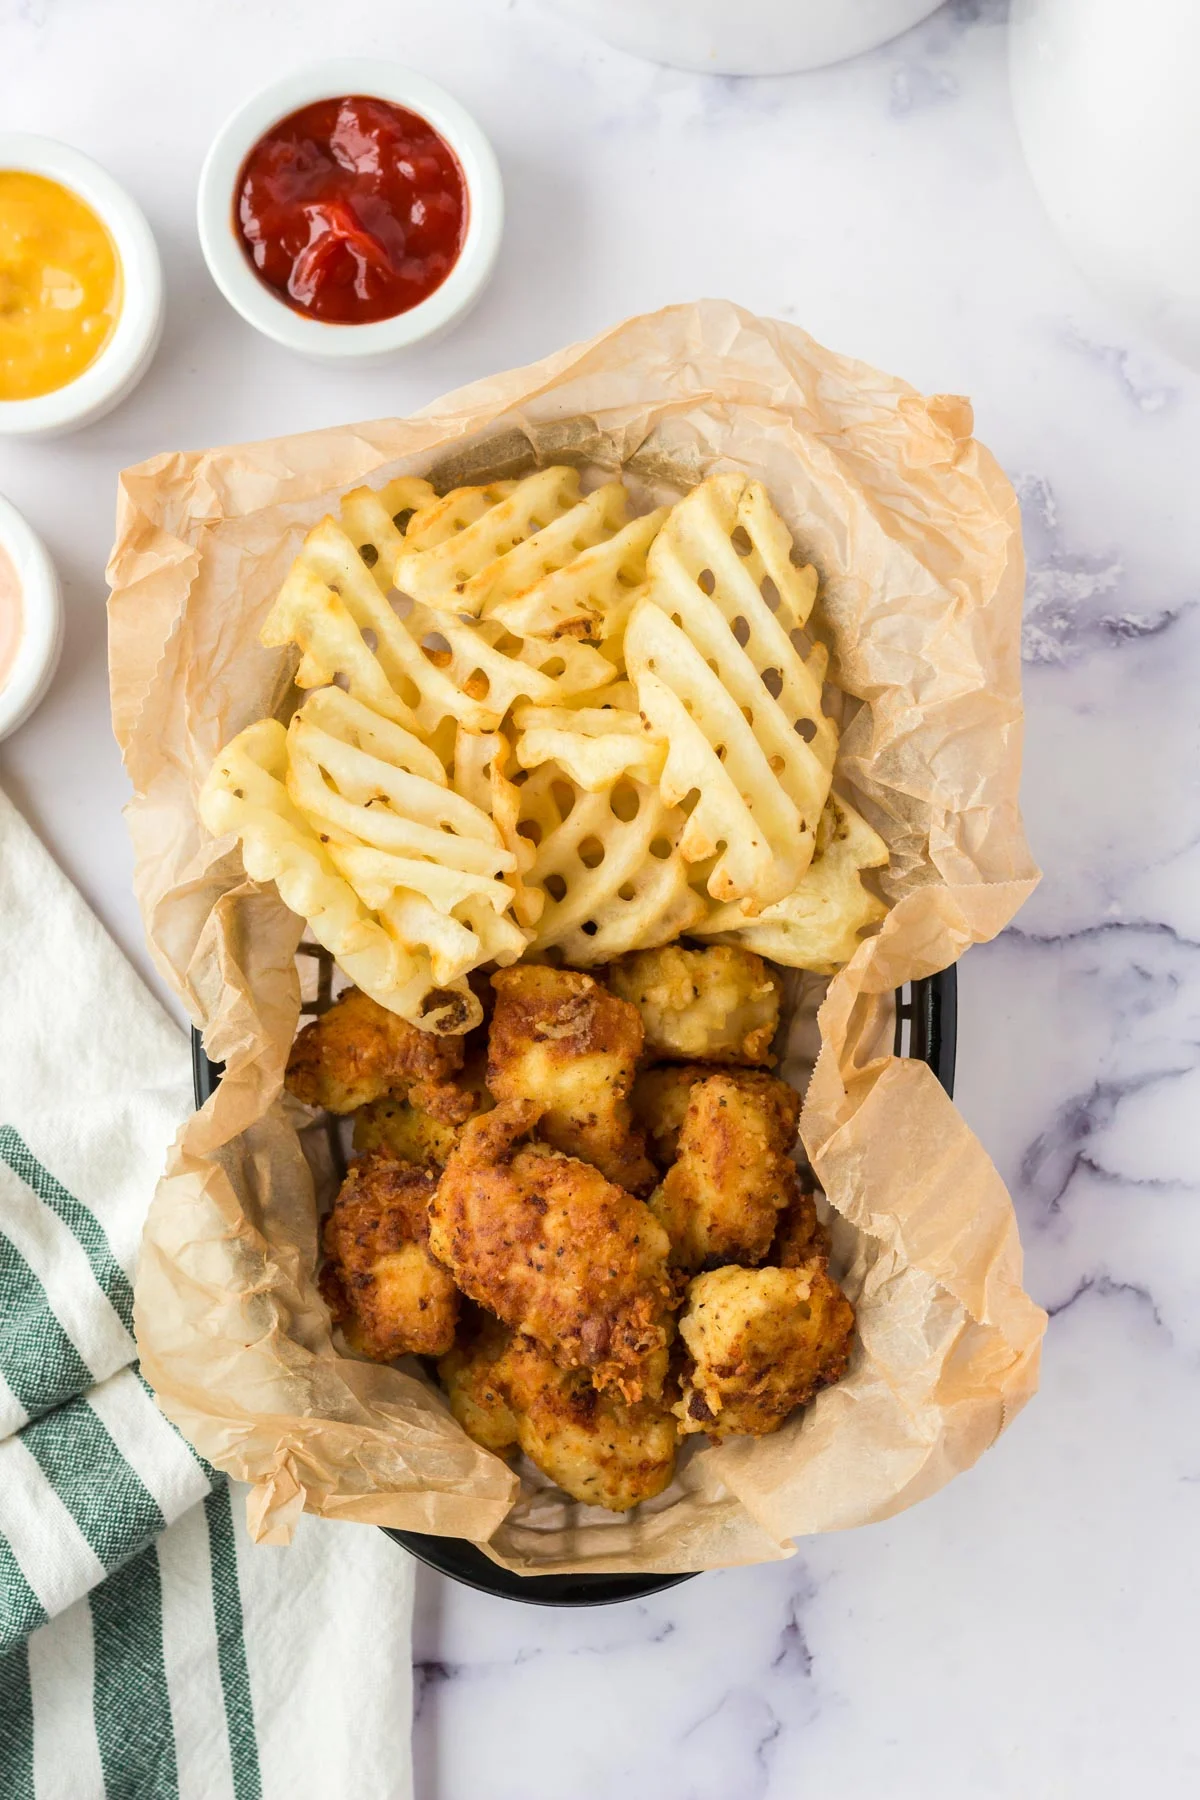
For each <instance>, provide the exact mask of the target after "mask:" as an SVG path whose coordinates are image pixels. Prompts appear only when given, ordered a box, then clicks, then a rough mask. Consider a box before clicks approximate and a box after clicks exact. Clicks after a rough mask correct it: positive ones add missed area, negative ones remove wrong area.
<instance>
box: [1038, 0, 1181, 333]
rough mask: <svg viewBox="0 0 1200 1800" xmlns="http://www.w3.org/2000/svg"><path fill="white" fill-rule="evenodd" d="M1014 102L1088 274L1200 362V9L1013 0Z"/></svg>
mask: <svg viewBox="0 0 1200 1800" xmlns="http://www.w3.org/2000/svg"><path fill="white" fill-rule="evenodd" d="M1010 43H1011V48H1010V58H1011V69H1012V92H1013V110H1014V113H1015V115H1016V120H1017V129H1018V131H1019V132H1020V136H1021V142H1022V145H1023V146H1024V150H1025V155H1026V157H1027V159H1028V162H1029V168H1030V172H1031V174H1032V176H1033V179H1034V182H1035V184H1036V186H1037V189H1038V192H1039V194H1040V195H1041V198H1042V202H1043V204H1044V206H1045V208H1046V211H1047V212H1048V213H1049V214H1050V217H1051V218H1052V219H1053V221H1054V223H1055V224H1056V225H1057V226H1058V228H1059V230H1060V231H1061V232H1062V234H1063V237H1064V238H1065V239H1066V242H1067V245H1068V248H1069V249H1070V251H1071V253H1072V255H1073V256H1074V258H1075V260H1076V261H1077V262H1078V263H1079V265H1080V267H1081V268H1082V269H1083V271H1084V273H1085V274H1087V275H1088V276H1090V278H1091V279H1092V280H1093V281H1095V282H1096V284H1097V285H1098V286H1099V287H1101V288H1103V289H1105V290H1106V291H1107V293H1108V294H1109V295H1110V296H1111V298H1112V299H1113V300H1114V301H1115V302H1116V304H1117V305H1118V306H1120V307H1122V308H1123V309H1124V310H1125V311H1127V312H1129V313H1130V314H1131V315H1132V316H1133V317H1135V318H1136V319H1138V320H1139V321H1140V322H1141V324H1142V325H1144V326H1145V328H1146V329H1147V330H1148V331H1149V332H1150V333H1151V335H1152V336H1154V337H1156V338H1158V339H1159V341H1160V342H1161V343H1162V344H1164V345H1165V346H1166V348H1167V349H1169V350H1171V351H1173V352H1174V354H1175V355H1176V356H1178V357H1180V358H1181V359H1182V360H1183V361H1184V362H1187V363H1190V364H1192V366H1193V367H1196V368H1200V105H1198V104H1197V99H1196V72H1197V69H1200V6H1197V5H1196V3H1195V0H1139V4H1138V5H1137V6H1131V5H1130V4H1129V0H1014V5H1013V12H1012V20H1011V40H1010Z"/></svg>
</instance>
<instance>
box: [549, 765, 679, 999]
mask: <svg viewBox="0 0 1200 1800" xmlns="http://www.w3.org/2000/svg"><path fill="white" fill-rule="evenodd" d="M685 822H686V821H685V819H684V816H683V814H682V813H681V812H680V811H679V810H678V809H677V808H671V807H668V806H665V805H664V804H663V802H662V800H661V799H660V797H659V794H658V792H657V790H656V789H655V788H653V787H646V786H643V785H641V784H639V783H637V782H634V781H629V780H626V779H622V780H621V781H618V782H617V783H616V785H615V786H614V787H612V788H611V789H609V790H608V791H606V792H603V793H596V794H589V793H586V792H584V791H583V790H582V789H581V788H579V787H578V786H577V785H576V784H575V783H574V782H573V781H571V780H570V779H569V778H568V777H567V775H566V774H565V773H564V771H563V770H562V769H560V768H559V767H557V765H556V764H554V763H546V764H544V765H543V766H542V767H541V768H540V769H538V770H537V771H536V773H534V774H533V775H531V776H530V777H529V779H528V781H526V782H525V783H524V785H523V786H522V788H521V830H522V832H523V833H524V834H525V835H528V836H529V837H530V839H531V841H532V842H533V843H534V844H535V845H536V846H537V855H536V857H535V858H534V863H533V868H532V869H531V870H530V873H529V880H530V882H531V883H532V884H534V885H536V886H538V887H540V888H541V889H542V890H543V891H544V893H545V895H546V905H545V910H544V912H543V913H542V916H541V919H540V921H539V923H538V927H537V931H536V933H535V935H534V940H533V947H534V949H538V950H541V949H549V948H550V947H551V946H558V947H559V948H561V950H562V951H563V953H564V955H565V958H566V961H567V962H568V963H569V964H570V965H571V966H572V967H576V968H587V967H589V966H590V965H592V964H594V963H601V962H607V961H609V960H610V958H612V957H614V956H620V955H622V954H623V953H624V951H626V950H631V949H634V948H650V947H652V946H655V945H658V944H666V943H669V942H670V941H671V939H672V938H675V937H678V936H679V935H680V933H681V932H685V931H690V930H691V928H692V926H693V924H694V923H695V922H696V921H697V920H698V919H700V918H703V916H704V914H705V912H706V910H707V908H706V904H705V901H704V899H703V897H702V896H701V895H699V894H697V893H695V892H694V891H693V889H692V888H691V887H690V886H689V885H688V873H689V871H688V865H687V864H686V863H685V862H684V860H683V858H682V857H681V856H680V854H679V852H678V849H677V847H676V846H677V843H678V840H679V836H680V834H681V832H682V830H683V827H684V824H685Z"/></svg>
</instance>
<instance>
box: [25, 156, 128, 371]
mask: <svg viewBox="0 0 1200 1800" xmlns="http://www.w3.org/2000/svg"><path fill="white" fill-rule="evenodd" d="M120 311H121V264H120V259H119V258H118V256H117V251H116V246H115V245H114V243H113V241H112V239H111V237H110V236H109V234H108V231H107V229H106V227H105V226H104V224H103V222H102V221H101V220H100V219H98V218H97V216H96V214H95V213H94V212H93V211H92V209H91V207H90V206H87V205H85V203H84V202H83V201H82V200H81V199H80V198H79V196H78V194H73V193H72V192H71V191H70V189H69V188H65V187H63V186H61V184H60V183H59V182H57V181H51V180H50V179H49V178H48V177H47V176H45V175H31V174H29V173H28V172H27V171H26V170H24V169H0V400H33V399H36V398H37V396H38V395H40V394H50V393H53V392H54V390H55V389H56V388H61V387H65V386H66V385H67V383H68V382H69V381H74V380H75V379H76V377H77V376H79V375H82V374H83V371H84V370H85V369H86V368H87V367H88V366H89V365H90V364H91V363H93V362H95V360H96V358H97V357H98V356H99V354H100V352H101V350H103V348H104V346H105V344H106V343H107V342H108V340H109V338H110V337H111V336H112V333H113V329H114V327H115V326H116V322H117V317H118V315H119V313H120Z"/></svg>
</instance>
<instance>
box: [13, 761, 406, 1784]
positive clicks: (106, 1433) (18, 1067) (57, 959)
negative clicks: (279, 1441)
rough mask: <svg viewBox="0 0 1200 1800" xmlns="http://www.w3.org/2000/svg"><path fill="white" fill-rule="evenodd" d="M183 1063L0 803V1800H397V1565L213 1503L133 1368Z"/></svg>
mask: <svg viewBox="0 0 1200 1800" xmlns="http://www.w3.org/2000/svg"><path fill="white" fill-rule="evenodd" d="M190 1104H191V1096H190V1090H189V1085H188V1055H187V1040H186V1038H185V1036H184V1034H183V1033H182V1032H181V1031H180V1030H179V1028H178V1027H177V1026H176V1025H174V1024H173V1023H172V1022H171V1021H170V1020H169V1019H168V1018H167V1016H166V1015H165V1013H163V1011H162V1010H161V1008H160V1007H159V1006H158V1005H157V1003H156V1002H155V1001H154V1000H153V999H152V997H151V996H150V994H148V993H147V991H146V989H145V988H144V987H143V986H142V984H141V983H140V982H139V981H138V979H137V977H136V976H135V975H134V973H133V971H132V969H131V968H130V967H129V965H128V964H127V963H126V962H125V961H124V959H123V958H122V957H121V956H120V954H119V952H118V951H117V949H116V947H115V946H114V945H113V943H112V941H111V940H110V939H109V938H108V937H107V936H106V935H105V933H104V932H103V930H102V928H101V927H100V925H99V924H98V922H97V921H96V919H95V918H94V917H93V915H92V914H91V913H90V912H89V911H88V909H87V908H86V906H85V905H84V904H83V902H82V900H81V899H80V897H79V895H78V894H77V893H76V892H75V890H74V889H73V888H72V887H71V886H70V884H69V883H68V882H67V881H66V880H65V878H64V877H63V876H62V874H61V873H60V871H59V870H58V869H57V868H56V866H55V865H54V863H53V862H52V861H51V860H50V858H49V857H48V856H47V854H46V852H45V851H44V849H43V848H42V846H41V845H40V843H39V842H38V841H37V839H36V838H35V837H34V835H33V833H32V832H31V831H30V830H29V828H28V827H27V826H26V825H25V823H24V821H23V820H22V819H21V818H20V816H19V815H18V814H17V812H16V811H15V809H14V808H13V807H12V805H11V804H10V802H9V801H8V800H7V799H6V798H5V797H4V795H3V794H0V1800H159V1797H160V1796H161V1797H163V1800H166V1797H167V1796H171V1797H174V1796H182V1797H183V1800H227V1797H228V1800H260V1797H261V1800H277V1797H278V1800H282V1797H283V1796H284V1795H286V1796H288V1800H308V1797H309V1796H312V1800H318V1796H319V1797H320V1800H337V1797H339V1796H341V1795H342V1794H346V1795H350V1794H355V1795H358V1794H362V1795H364V1796H369V1797H370V1800H376V1797H378V1800H409V1797H410V1796H411V1793H412V1775H411V1752H410V1729H409V1727H410V1717H411V1670H410V1636H411V1607H412V1574H411V1564H410V1562H409V1560H408V1558H407V1557H406V1556H405V1555H404V1553H403V1552H402V1551H401V1550H399V1549H398V1548H397V1547H396V1546H395V1545H393V1544H392V1543H391V1542H390V1541H389V1540H388V1539H387V1538H385V1537H384V1535H383V1534H382V1532H379V1531H375V1530H373V1529H372V1528H370V1527H361V1526H352V1525H334V1524H330V1523H328V1522H327V1521H324V1520H318V1519H313V1518H309V1517H305V1518H302V1519H301V1521H300V1526H299V1529H298V1530H297V1533H296V1537H295V1540H294V1542H293V1543H292V1545H291V1546H290V1547H289V1548H287V1549H281V1548H268V1547H263V1546H256V1545H252V1544H250V1542H249V1541H248V1539H247V1537H246V1533H245V1527H244V1524H243V1521H242V1514H243V1510H244V1508H243V1505H242V1500H241V1496H240V1493H239V1492H238V1491H237V1490H236V1488H233V1487H231V1485H230V1484H229V1483H228V1482H227V1481H226V1480H225V1478H224V1476H221V1475H218V1474H217V1473H216V1472H215V1471H214V1470H213V1469H212V1468H210V1467H209V1465H208V1464H207V1463H206V1462H205V1461H204V1459H203V1458H202V1457H200V1456H199V1455H197V1453H196V1452H195V1451H194V1450H192V1449H191V1448H190V1446H189V1445H188V1444H187V1443H186V1442H185V1441H184V1439H183V1438H182V1437H181V1436H180V1435H179V1433H178V1432H177V1431H176V1430H175V1428H174V1426H172V1425H171V1424H169V1423H168V1421H167V1420H166V1419H165V1418H164V1416H163V1415H162V1413H160V1412H159V1410H158V1408H157V1406H156V1405H155V1403H154V1399H153V1396H152V1395H151V1393H150V1391H149V1389H148V1387H147V1386H146V1384H145V1382H144V1381H143V1379H142V1377H141V1375H140V1373H139V1371H138V1367H137V1361H136V1357H137V1349H136V1345H135V1343H134V1340H133V1331H132V1288H131V1280H130V1277H131V1272H132V1269H133V1265H134V1260H135V1256H136V1251H137V1243H138V1238H139V1235H140V1231H141V1225H142V1220H143V1217H144V1215H145V1210H146V1206H147V1204H148V1201H149V1197H150V1194H151V1193H152V1191H153V1188H154V1184H155V1181H156V1180H157V1177H158V1174H159V1171H160V1170H161V1168H162V1164H163V1160H164V1158H165V1154H166V1150H167V1147H168V1145H169V1143H170V1141H171V1139H172V1137H173V1135H174V1133H175V1131H176V1129H177V1128H178V1125H179V1124H180V1122H181V1120H182V1119H183V1118H184V1116H185V1115H186V1112H187V1110H188V1108H189V1106H190Z"/></svg>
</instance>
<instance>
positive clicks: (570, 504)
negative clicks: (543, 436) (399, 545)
mask: <svg viewBox="0 0 1200 1800" xmlns="http://www.w3.org/2000/svg"><path fill="white" fill-rule="evenodd" d="M481 492H483V490H479V489H469V488H468V489H459V490H458V496H457V505H456V507H455V508H454V509H447V511H446V512H445V513H443V514H442V515H441V516H440V518H441V520H446V521H448V520H450V519H455V520H457V519H459V518H464V517H466V516H467V515H468V514H469V513H471V512H474V511H475V506H476V505H477V502H475V503H473V502H472V499H471V496H472V495H475V494H480V493H481ZM626 505H627V502H626V496H625V489H624V488H623V487H622V485H621V483H620V482H619V481H610V482H609V483H607V485H606V486H604V487H601V488H598V489H597V490H596V492H595V493H593V494H589V495H588V496H587V498H586V499H585V498H584V497H583V496H582V495H581V493H580V489H579V472H578V470H577V469H568V468H562V467H555V468H550V469H539V470H538V471H537V473H536V474H534V475H527V476H526V477H525V479H524V481H519V482H517V483H516V484H515V485H514V486H513V487H512V488H511V489H510V491H509V492H508V493H507V494H505V495H503V496H501V497H500V498H499V499H497V500H495V501H494V502H493V503H492V504H490V505H488V506H487V507H486V508H485V509H484V510H483V511H481V512H478V513H477V515H476V516H475V517H473V518H470V519H469V522H467V523H465V524H464V525H462V526H461V527H459V528H458V529H457V530H452V531H450V532H449V533H448V534H447V535H446V536H443V537H440V539H439V541H437V542H436V543H429V541H428V539H429V535H430V525H431V523H433V522H434V521H433V519H432V517H431V511H432V509H431V510H430V512H429V513H427V514H426V515H425V516H422V515H420V514H418V516H417V518H416V520H415V521H414V523H415V524H416V526H417V532H416V534H414V537H413V538H412V539H410V540H409V544H410V545H412V544H414V543H415V542H416V541H417V540H423V542H424V547H422V548H413V547H408V548H406V549H405V551H404V552H403V553H402V554H401V556H400V557H399V558H398V560H397V562H396V565H395V569H394V581H395V585H396V586H397V587H398V588H399V589H400V591H401V592H402V593H405V594H410V595H411V596H412V598H413V599H414V600H419V601H422V602H424V603H425V604H426V605H427V606H437V607H443V608H445V609H446V610H447V611H451V612H455V613H463V614H470V615H471V616H473V617H479V616H480V615H481V614H484V613H486V612H487V611H488V609H489V604H490V603H492V602H494V601H499V600H505V599H509V598H511V597H512V596H514V595H516V594H520V593H523V592H524V591H525V589H526V588H528V587H531V586H532V585H533V584H534V582H536V581H538V580H539V579H540V578H541V577H542V576H544V575H547V574H549V573H550V572H551V571H552V570H554V569H558V568H561V567H563V565H564V564H566V563H570V562H571V561H573V560H574V558H575V557H577V556H578V554H579V552H580V551H581V550H586V549H588V548H589V547H590V546H592V545H594V544H597V543H600V542H601V541H602V540H604V539H605V538H609V537H611V536H612V535H613V533H614V532H616V531H618V530H619V529H620V527H621V526H622V525H623V524H624V523H625V514H626ZM439 524H440V521H439ZM437 528H438V525H435V529H437Z"/></svg>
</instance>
